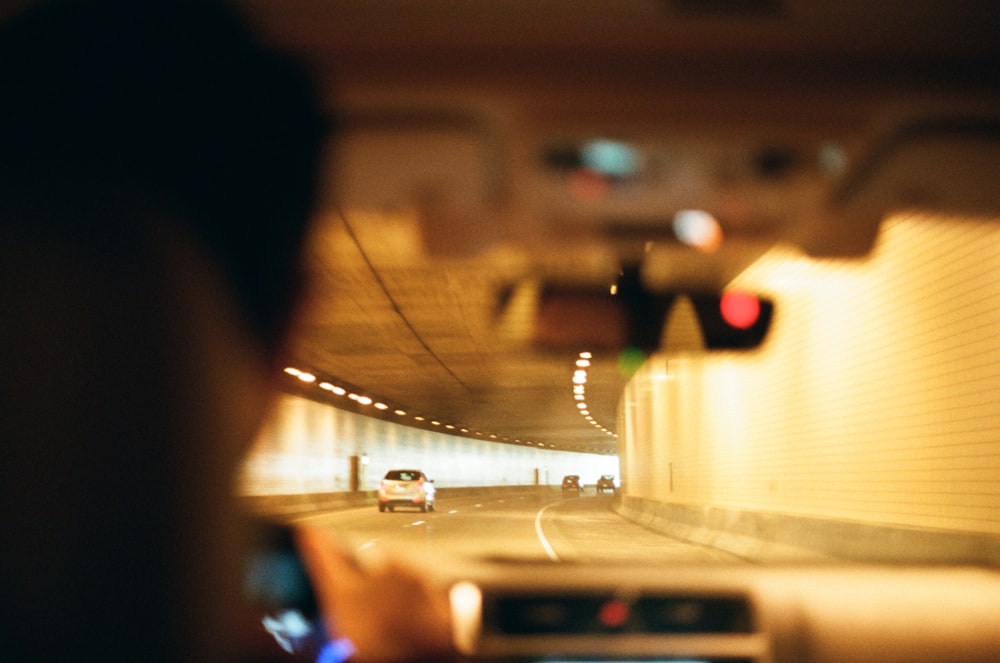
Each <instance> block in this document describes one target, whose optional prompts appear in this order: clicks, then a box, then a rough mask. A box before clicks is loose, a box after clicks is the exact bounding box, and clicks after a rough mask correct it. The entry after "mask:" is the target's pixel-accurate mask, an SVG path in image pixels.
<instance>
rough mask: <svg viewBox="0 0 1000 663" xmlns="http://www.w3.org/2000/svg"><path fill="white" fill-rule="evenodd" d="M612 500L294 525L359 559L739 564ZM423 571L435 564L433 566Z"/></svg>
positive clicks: (448, 508)
mask: <svg viewBox="0 0 1000 663" xmlns="http://www.w3.org/2000/svg"><path fill="white" fill-rule="evenodd" d="M611 500H612V496H611V495H607V494H605V495H594V494H593V493H586V494H584V495H582V496H579V497H577V496H575V495H570V496H567V497H562V496H561V495H559V494H557V493H553V494H552V495H537V496H516V497H511V496H503V495H500V494H498V495H497V496H495V497H490V496H484V495H480V496H477V497H456V498H450V499H448V500H444V499H439V500H438V504H437V507H436V510H435V511H433V512H427V513H422V512H420V511H419V510H418V509H405V508H397V510H396V511H395V512H391V513H390V512H386V513H380V512H379V511H378V509H377V508H376V507H375V506H371V507H367V508H362V509H350V510H346V511H335V512H329V513H323V514H313V515H310V516H307V517H304V518H299V519H297V520H298V522H305V523H308V524H309V525H310V526H313V527H322V528H327V529H329V530H331V531H333V532H335V533H336V534H337V535H338V536H340V537H341V538H342V539H343V540H344V541H345V545H347V546H348V547H350V548H352V549H354V550H356V551H357V552H358V553H359V554H371V553H372V552H375V551H386V552H389V553H391V554H400V553H402V554H404V555H407V556H410V557H412V558H413V559H420V560H435V559H446V558H449V557H454V556H458V557H466V558H474V559H479V560H484V559H498V560H518V561H530V562H548V561H557V562H586V563H595V562H597V563H602V562H608V563H622V562H625V563H633V562H656V563H663V562H665V561H667V562H669V561H674V562H678V563H688V562H706V561H725V562H734V561H739V560H738V559H737V558H735V557H733V556H731V555H728V554H727V553H724V552H721V551H718V550H714V549H711V548H707V547H704V546H699V545H693V544H689V543H685V542H682V541H678V540H676V539H672V538H670V537H666V536H663V535H661V534H658V533H656V532H653V531H651V530H648V529H646V528H644V527H642V526H640V525H637V524H635V523H633V522H631V521H628V520H625V519H624V518H622V517H620V516H618V515H617V514H616V513H614V512H613V511H612V510H611V508H610V505H611ZM428 563H433V561H430V562H428Z"/></svg>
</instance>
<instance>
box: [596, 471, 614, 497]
mask: <svg viewBox="0 0 1000 663" xmlns="http://www.w3.org/2000/svg"><path fill="white" fill-rule="evenodd" d="M605 491H607V492H610V493H613V492H615V475H613V474H602V475H601V478H600V479H598V480H597V492H598V493H603V492H605Z"/></svg>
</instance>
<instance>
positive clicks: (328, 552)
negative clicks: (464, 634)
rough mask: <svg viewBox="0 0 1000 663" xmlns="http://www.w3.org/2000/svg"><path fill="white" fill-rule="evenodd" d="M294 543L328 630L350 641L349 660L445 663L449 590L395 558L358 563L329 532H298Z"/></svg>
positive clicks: (449, 649)
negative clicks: (351, 652) (438, 585)
mask: <svg viewBox="0 0 1000 663" xmlns="http://www.w3.org/2000/svg"><path fill="white" fill-rule="evenodd" d="M297 543H298V546H299V550H300V553H301V555H302V558H303V560H304V562H305V565H306V569H307V570H308V572H309V574H310V576H311V579H312V582H313V585H314V588H315V591H316V597H317V600H318V601H319V606H320V610H321V612H322V613H323V615H324V617H325V618H326V621H327V627H328V628H329V630H330V632H331V633H332V634H334V636H335V637H343V638H347V639H348V640H350V642H351V643H352V644H353V646H354V648H355V655H354V656H352V657H351V659H350V660H351V661H357V662H358V663H404V662H414V661H436V662H442V661H449V660H453V659H454V658H456V654H455V649H454V645H453V644H452V633H451V619H450V607H449V602H448V592H447V590H446V589H444V588H439V587H436V586H434V585H433V584H432V583H431V582H430V581H429V580H428V579H426V578H424V577H422V576H421V575H420V574H419V573H418V572H417V571H416V570H415V569H412V568H410V567H408V566H406V565H405V564H404V563H402V562H401V561H398V560H394V559H378V560H368V563H363V564H360V563H359V562H358V560H357V559H355V558H354V557H352V556H351V555H350V554H348V553H347V552H346V551H345V550H344V549H343V548H342V547H341V545H340V544H339V543H338V542H337V541H336V540H335V539H334V538H333V537H331V536H330V535H329V534H327V533H325V532H323V531H321V530H316V529H299V530H298V531H297Z"/></svg>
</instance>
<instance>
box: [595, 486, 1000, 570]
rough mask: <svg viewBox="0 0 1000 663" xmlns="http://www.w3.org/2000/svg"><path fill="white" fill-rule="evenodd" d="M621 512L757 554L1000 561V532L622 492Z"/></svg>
mask: <svg viewBox="0 0 1000 663" xmlns="http://www.w3.org/2000/svg"><path fill="white" fill-rule="evenodd" d="M612 508H613V509H614V510H615V511H616V512H617V513H618V514H620V515H622V516H623V517H625V518H628V519H629V520H632V521H634V522H637V523H640V524H642V525H644V526H646V527H648V528H650V529H652V530H654V531H657V532H660V533H662V534H666V535H668V536H672V537H675V538H678V539H682V540H684V541H690V542H693V543H699V544H702V545H707V546H711V547H713V548H717V549H719V550H724V551H726V552H729V553H732V554H734V555H737V556H739V557H743V558H745V559H748V560H752V561H757V562H778V561H821V560H848V561H858V562H875V563H886V562H892V563H914V564H926V563H940V564H982V565H988V566H996V565H1000V536H997V535H995V534H987V533H984V534H979V533H975V532H957V531H945V530H933V529H919V528H907V527H894V526H888V525H878V524H872V523H863V522H856V521H847V520H834V519H828V518H810V517H805V516H796V515H790V514H781V513H769V512H758V511H744V510H739V509H726V508H720V507H713V506H699V505H691V504H674V503H667V502H659V501H656V500H649V499H642V498H637V497H629V496H627V495H617V496H616V497H615V499H614V501H613V507H612Z"/></svg>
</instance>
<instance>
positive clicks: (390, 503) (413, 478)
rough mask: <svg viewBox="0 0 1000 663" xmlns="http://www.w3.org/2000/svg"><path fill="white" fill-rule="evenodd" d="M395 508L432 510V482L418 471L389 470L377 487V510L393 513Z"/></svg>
mask: <svg viewBox="0 0 1000 663" xmlns="http://www.w3.org/2000/svg"><path fill="white" fill-rule="evenodd" d="M397 506H413V507H418V508H419V509H420V510H421V511H433V510H434V482H433V481H432V480H430V479H428V478H427V475H426V474H424V473H423V472H421V471H420V470H389V471H388V472H386V473H385V478H383V479H382V483H380V484H379V487H378V510H379V511H383V512H384V511H385V510H386V509H388V510H389V511H394V510H395V508H396V507H397Z"/></svg>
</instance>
